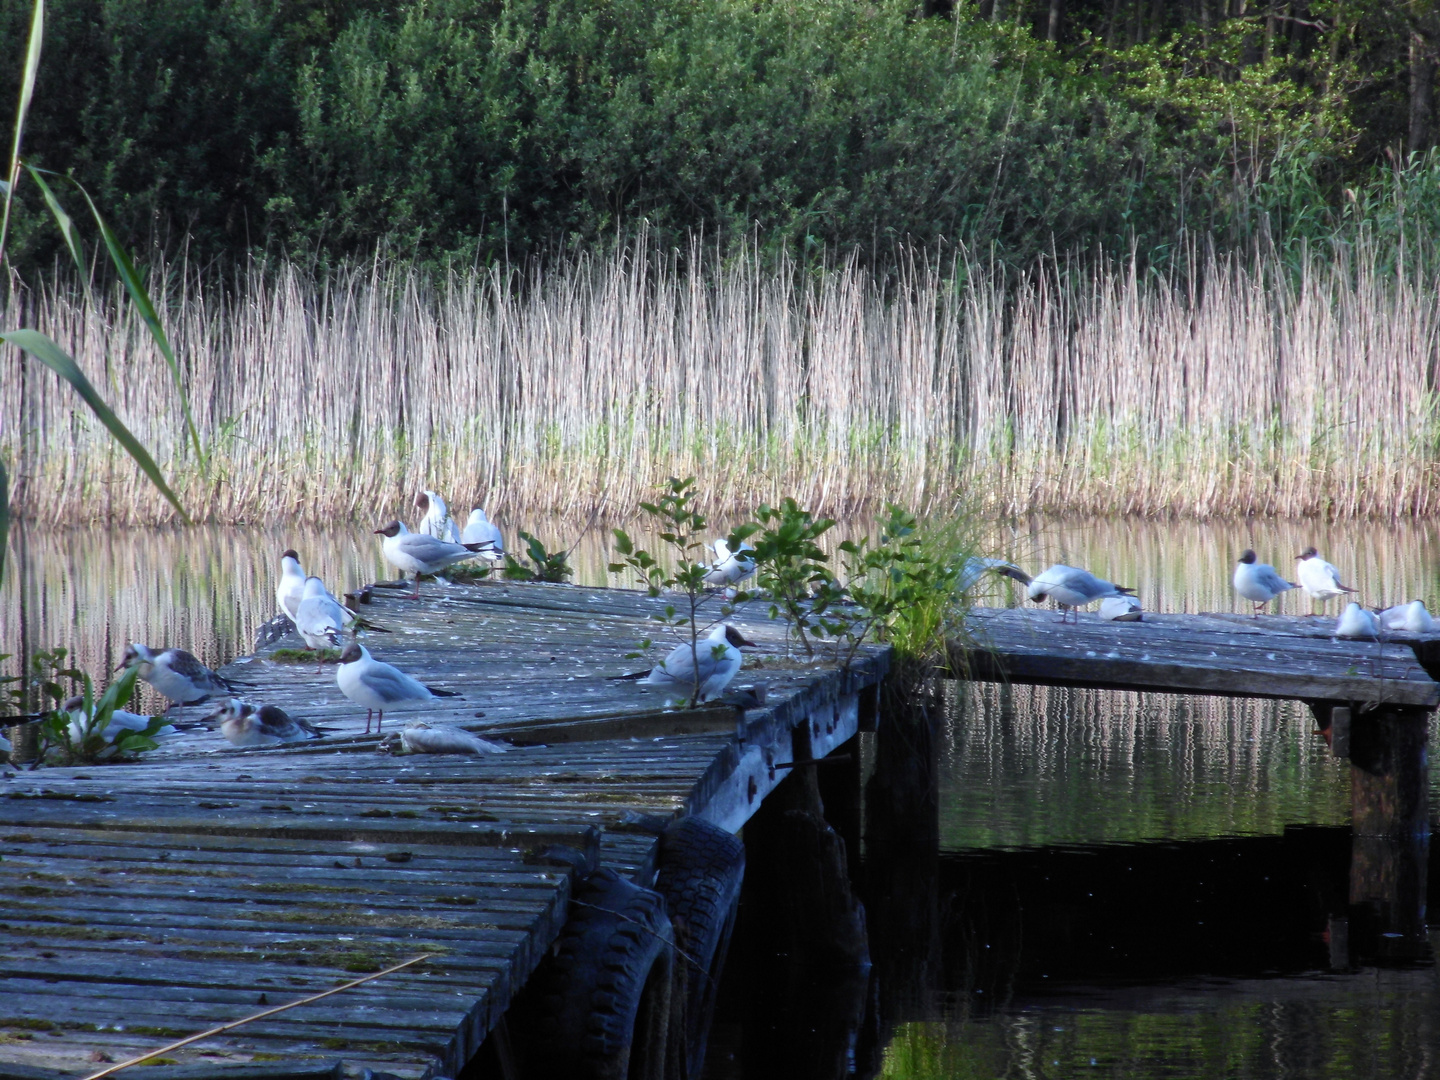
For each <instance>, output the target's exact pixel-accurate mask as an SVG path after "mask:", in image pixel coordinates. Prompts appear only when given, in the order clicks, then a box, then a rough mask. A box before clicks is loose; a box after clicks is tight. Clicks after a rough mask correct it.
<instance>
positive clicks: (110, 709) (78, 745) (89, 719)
mask: <svg viewBox="0 0 1440 1080" xmlns="http://www.w3.org/2000/svg"><path fill="white" fill-rule="evenodd" d="M75 674H77V675H78V676H79V680H80V683H81V685H82V686H83V688H84V692H83V693H82V694H80V695H77V696H78V697H80V698H81V703H80V707H79V708H78V709H76V710H75V711H74V713H71V712H67V711H65V710H64V709H63V708H61V707H60V702H59V701H57V702H56V705H55V708H53V709H52V710H51V711H50V715H49V716H48V717H47V718H46V719H45V720H44V722H43V723H42V724H41V726H40V732H41V736H42V737H43V738H44V740H45V749H44V750H42V752H41V755H42V757H44V756H47V755H48V754H49V752H50V751H51V750H55V751H57V752H58V755H59V757H60V758H61V760H62V761H63V762H64V763H65V764H77V763H78V764H86V765H94V764H99V763H101V762H105V761H118V760H122V759H126V758H130V757H133V756H134V755H136V754H139V753H142V752H144V751H146V750H154V749H155V747H156V746H158V745H159V744H158V743H157V742H156V741H155V736H156V735H158V734H159V733H160V731H161V729H162V728H164V727H165V718H164V717H163V716H152V717H150V722H149V723H148V724H147V725H146V726H145V727H144V728H142V729H140V730H134V729H131V728H128V727H119V726H117V728H116V730H115V731H113V732H111V731H110V730H109V728H110V723H111V721H112V720H113V719H114V716H115V713H116V711H117V710H119V709H123V708H124V707H125V706H126V705H128V704H129V703H130V699H131V698H132V697H134V695H135V682H136V679H137V678H138V677H139V675H140V665H139V664H131V665H130V666H129V667H128V668H126V669H125V674H123V675H121V676H120V678H118V679H116V680H115V681H114V682H113V683H111V684H110V685H109V686H108V687H106V688H105V692H104V693H103V694H101V695H100V698H99V700H96V698H95V687H94V684H93V683H92V682H91V681H90V676H88V675H86V674H84V673H82V672H76V673H75ZM72 717H74V719H75V722H74V724H73V725H72V722H71V721H72Z"/></svg>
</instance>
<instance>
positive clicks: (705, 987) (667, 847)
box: [655, 818, 745, 1080]
mask: <svg viewBox="0 0 1440 1080" xmlns="http://www.w3.org/2000/svg"><path fill="white" fill-rule="evenodd" d="M744 879H745V845H744V844H743V843H741V842H740V839H739V837H736V836H733V835H732V834H730V833H728V832H726V831H725V830H724V829H722V828H720V827H719V826H717V825H712V824H710V822H708V821H703V820H701V819H699V818H684V819H682V820H680V821H677V822H675V823H673V824H672V825H670V826H669V827H668V828H667V829H666V830H665V832H664V833H663V834H662V835H661V837H660V854H659V871H658V873H657V874H656V876H655V891H656V892H658V893H659V894H660V895H661V896H663V897H664V898H665V907H666V910H667V911H668V912H669V913H670V922H671V925H672V926H673V928H674V932H675V950H676V958H675V969H676V980H675V981H676V998H677V1000H676V1001H675V1002H674V1006H675V1007H674V1009H673V1011H672V1024H671V1030H670V1040H671V1048H670V1066H669V1069H668V1071H667V1073H666V1075H667V1078H668V1080H693V1078H694V1077H698V1076H699V1075H700V1070H701V1068H702V1067H703V1065H704V1063H705V1044H706V1041H707V1040H708V1038H709V1035H710V1023H711V1021H712V1020H713V1019H714V1014H715V995H716V991H717V990H718V989H719V986H720V976H721V975H722V974H723V972H724V969H725V957H726V954H727V953H728V952H729V951H730V937H731V934H732V933H733V932H734V929H735V917H736V914H737V913H738V911H739V909H740V886H741V884H742V882H743V881H744ZM682 1032H683V1040H682V1038H681V1035H682Z"/></svg>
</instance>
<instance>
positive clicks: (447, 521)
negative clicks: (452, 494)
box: [415, 491, 460, 544]
mask: <svg viewBox="0 0 1440 1080" xmlns="http://www.w3.org/2000/svg"><path fill="white" fill-rule="evenodd" d="M415 509H417V510H419V511H420V514H421V517H420V524H419V525H417V526H416V527H415V531H416V532H417V533H423V534H424V535H426V536H433V537H435V539H437V540H448V541H449V542H450V543H452V544H458V543H460V530H459V529H458V528H457V527H456V525H455V519H454V518H452V517H451V516H450V508H449V507H447V506H446V505H445V500H444V499H442V498H441V497H440V496H439V495H437V494H435V492H433V491H422V492H420V494H419V495H416V496H415Z"/></svg>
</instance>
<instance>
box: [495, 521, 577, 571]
mask: <svg viewBox="0 0 1440 1080" xmlns="http://www.w3.org/2000/svg"><path fill="white" fill-rule="evenodd" d="M520 540H521V542H522V543H523V544H524V545H525V553H526V555H528V556H529V558H530V565H529V566H526V565H525V564H524V563H522V562H520V561H519V560H518V559H516V558H515V557H514V556H513V555H506V556H505V569H504V572H503V573H504V577H505V580H506V581H549V582H552V583H556V584H558V583H560V582H562V581H565V580H566V579H567V578H569V577H570V576H571V575H573V574H574V573H575V570H574V568H573V567H571V565H570V555H571V553H572V552H573V551H574V550H575V547H574V545H572V546H571V547H569V548H567V549H566V550H564V551H547V550H546V549H545V545H544V544H543V543H541V542H540V541H539V540H538V539H536V538H535V537H534V536H531V535H530V534H529V533H528V532H526V531H525V530H524V529H521V530H520ZM577 543H578V541H577Z"/></svg>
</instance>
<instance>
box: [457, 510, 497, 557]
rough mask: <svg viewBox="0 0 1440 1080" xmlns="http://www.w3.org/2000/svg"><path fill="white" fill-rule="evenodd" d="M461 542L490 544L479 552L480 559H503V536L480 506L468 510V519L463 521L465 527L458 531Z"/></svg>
mask: <svg viewBox="0 0 1440 1080" xmlns="http://www.w3.org/2000/svg"><path fill="white" fill-rule="evenodd" d="M460 543H462V544H489V545H490V546H489V547H488V548H487V549H486V550H484V551H482V552H481V553H480V557H481V558H482V559H489V560H490V561H491V562H503V561H504V560H505V536H504V534H503V533H501V531H500V526H498V525H496V524H495V523H494V522H493V521H491V520H490V519H489V518H488V517H486V516H485V511H484V510H483V509H482V508H481V507H478V506H477V507H476V508H475V509H474V510H471V511H470V520H469V521H467V522H465V529H464V531H462V532H461V533H460Z"/></svg>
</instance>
